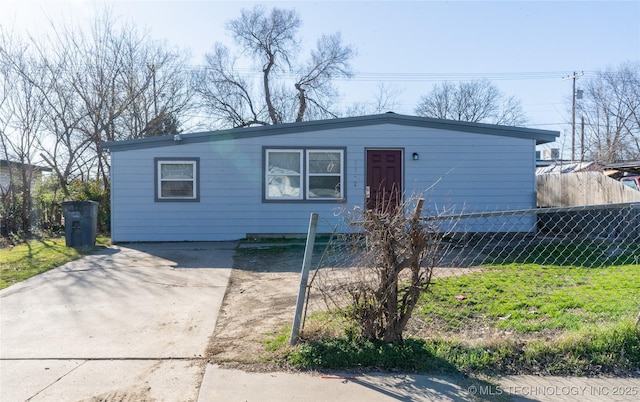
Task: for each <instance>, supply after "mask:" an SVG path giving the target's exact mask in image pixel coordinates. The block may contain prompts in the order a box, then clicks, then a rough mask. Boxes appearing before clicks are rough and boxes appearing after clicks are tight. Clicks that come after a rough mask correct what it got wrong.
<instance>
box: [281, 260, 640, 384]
mask: <svg viewBox="0 0 640 402" xmlns="http://www.w3.org/2000/svg"><path fill="white" fill-rule="evenodd" d="M636 250H637V249H636ZM565 251H567V252H570V250H565ZM553 252H554V253H560V254H562V250H559V249H558V248H555V249H554V250H553ZM565 255H566V254H565ZM589 258H591V257H589ZM536 259H537V260H538V261H544V260H547V259H546V258H545V256H544V255H542V252H540V254H539V255H537V256H536ZM608 262H609V263H611V262H613V263H618V264H617V265H611V264H609V265H604V264H601V266H599V267H597V268H586V267H584V266H580V265H579V266H563V265H544V264H541V263H535V262H532V261H531V260H528V261H518V262H505V263H503V264H501V265H492V266H488V267H485V269H484V270H483V271H481V272H472V273H468V274H465V275H459V276H453V277H448V278H439V279H436V280H435V281H434V283H433V284H432V285H431V287H430V291H429V292H428V293H425V294H424V295H423V296H422V298H421V301H420V303H419V306H418V307H417V308H416V310H415V312H414V319H415V320H421V322H422V323H423V328H427V330H426V331H423V332H422V333H421V335H420V337H419V338H415V337H414V338H408V339H405V340H404V341H403V342H402V344H401V345H387V344H384V343H382V342H371V341H358V340H356V339H354V338H353V337H350V336H348V333H345V334H343V335H338V336H334V337H325V338H321V339H318V338H317V337H313V336H312V337H309V341H308V342H303V343H302V344H300V346H298V347H296V348H293V349H291V350H289V351H288V352H287V353H286V358H285V360H286V362H287V363H288V364H292V365H293V366H295V367H302V368H323V367H324V368H349V367H363V366H375V367H383V368H386V369H392V368H401V369H405V370H424V371H451V370H454V371H463V372H468V371H471V372H483V373H489V374H495V373H502V374H504V373H507V374H521V373H525V374H534V373H535V374H557V375H567V374H569V375H598V374H618V375H630V374H632V375H633V374H634V373H637V372H638V371H640V328H638V325H637V324H636V321H635V320H636V317H637V316H638V313H639V312H640V280H638V274H640V266H638V264H637V263H629V259H628V258H624V259H621V258H618V259H617V260H616V261H611V260H609V261H608ZM494 264H495V263H494ZM314 319H315V317H313V316H312V317H310V318H309V319H308V322H310V323H312V324H313V322H314ZM321 319H322V320H326V313H325V314H324V315H323V316H322V318H321ZM487 328H490V329H491V330H490V331H487V333H489V334H490V335H489V336H484V337H483V335H482V334H483V330H486V329H487Z"/></svg>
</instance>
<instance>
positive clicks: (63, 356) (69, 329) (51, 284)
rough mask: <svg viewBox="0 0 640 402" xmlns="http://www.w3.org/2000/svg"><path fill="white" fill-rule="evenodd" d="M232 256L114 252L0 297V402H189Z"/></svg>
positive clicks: (227, 248)
mask: <svg viewBox="0 0 640 402" xmlns="http://www.w3.org/2000/svg"><path fill="white" fill-rule="evenodd" d="M234 248H235V243H226V242H220V243H219V242H211V243H210V242H203V243H157V244H128V245H121V246H113V247H110V248H108V249H105V250H102V251H100V252H99V253H97V254H94V255H91V256H87V257H84V258H82V259H80V260H77V261H74V262H72V263H69V264H66V265H64V266H62V267H59V268H57V269H54V270H51V271H49V272H46V273H44V274H42V275H38V276H36V277H33V278H31V279H29V280H26V281H24V282H22V283H18V284H15V285H13V286H10V287H9V288H7V289H4V290H2V291H0V400H1V401H25V400H31V401H63V400H65V401H71V400H73V401H81V400H94V401H98V400H99V401H149V400H167V401H168V400H171V401H196V400H197V399H198V391H199V387H200V381H201V380H202V376H203V373H204V370H205V364H204V362H203V361H202V359H201V357H202V356H203V355H204V352H205V349H206V346H207V343H208V340H209V337H210V336H211V334H212V333H213V330H214V328H215V324H216V319H217V315H218V311H219V309H220V305H221V303H222V299H223V297H224V293H225V289H226V286H227V282H228V280H229V275H230V272H231V267H232V264H233V253H234Z"/></svg>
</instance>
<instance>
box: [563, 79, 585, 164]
mask: <svg viewBox="0 0 640 402" xmlns="http://www.w3.org/2000/svg"><path fill="white" fill-rule="evenodd" d="M583 75H584V72H581V73H580V74H578V73H576V72H575V71H574V72H573V75H569V76H567V77H564V78H563V80H569V79H573V92H572V94H571V99H572V102H571V103H572V104H571V162H573V161H575V160H576V78H578V77H582V76H583Z"/></svg>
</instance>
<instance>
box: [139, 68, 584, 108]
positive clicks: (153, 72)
mask: <svg viewBox="0 0 640 402" xmlns="http://www.w3.org/2000/svg"><path fill="white" fill-rule="evenodd" d="M148 67H149V70H151V80H152V84H153V117H158V96H157V95H156V65H155V64H152V65H150V66H148ZM574 85H575V83H574Z"/></svg>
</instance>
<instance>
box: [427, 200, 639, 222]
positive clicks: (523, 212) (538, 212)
mask: <svg viewBox="0 0 640 402" xmlns="http://www.w3.org/2000/svg"><path fill="white" fill-rule="evenodd" d="M624 208H630V209H640V203H637V202H624V203H616V204H598V205H579V206H571V207H551V208H532V209H514V210H505V211H492V212H472V213H468V214H465V213H460V214H452V215H441V216H428V217H422V218H421V220H423V221H428V222H432V221H442V220H450V219H473V218H489V217H495V216H518V215H533V214H535V215H541V214H552V213H558V212H576V211H594V210H603V209H624Z"/></svg>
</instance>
